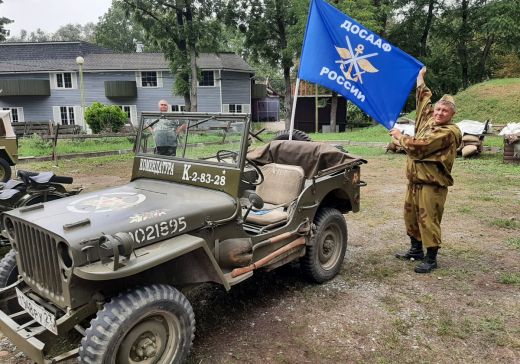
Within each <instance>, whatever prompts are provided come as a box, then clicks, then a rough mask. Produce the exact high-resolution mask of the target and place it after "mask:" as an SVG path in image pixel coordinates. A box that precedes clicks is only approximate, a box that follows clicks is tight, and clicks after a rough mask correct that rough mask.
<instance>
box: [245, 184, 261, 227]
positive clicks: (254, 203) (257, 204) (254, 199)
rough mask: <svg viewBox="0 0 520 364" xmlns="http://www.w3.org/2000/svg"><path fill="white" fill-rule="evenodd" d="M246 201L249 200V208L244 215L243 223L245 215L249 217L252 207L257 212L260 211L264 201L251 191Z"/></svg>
mask: <svg viewBox="0 0 520 364" xmlns="http://www.w3.org/2000/svg"><path fill="white" fill-rule="evenodd" d="M247 199H248V200H249V207H248V208H247V211H246V213H245V214H244V221H245V220H246V219H247V215H249V213H250V212H251V209H252V208H253V207H254V208H255V209H257V210H260V209H261V208H262V207H264V200H262V197H260V196H258V194H256V193H255V192H253V191H250V192H249V195H248V196H247Z"/></svg>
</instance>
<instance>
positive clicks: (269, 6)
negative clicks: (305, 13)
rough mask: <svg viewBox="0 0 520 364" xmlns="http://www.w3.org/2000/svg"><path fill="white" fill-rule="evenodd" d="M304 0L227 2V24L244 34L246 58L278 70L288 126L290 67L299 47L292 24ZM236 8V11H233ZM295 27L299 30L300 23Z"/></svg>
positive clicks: (296, 19) (287, 124) (294, 23)
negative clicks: (279, 71) (247, 50)
mask: <svg viewBox="0 0 520 364" xmlns="http://www.w3.org/2000/svg"><path fill="white" fill-rule="evenodd" d="M303 3H307V4H306V5H307V7H308V1H305V2H302V1H296V0H238V1H236V2H229V3H228V9H227V14H228V23H229V24H231V25H234V26H236V27H238V29H240V30H241V31H242V32H243V33H244V35H245V42H244V45H245V47H246V48H247V49H249V51H250V59H257V60H260V59H261V60H263V61H265V62H266V63H268V64H269V65H270V66H271V67H274V68H278V69H281V71H282V74H283V79H284V84H285V91H284V109H285V111H286V118H285V124H286V127H289V122H290V115H291V110H292V102H291V101H292V93H291V90H292V87H291V68H292V67H293V66H294V59H295V57H296V54H297V52H298V51H299V50H297V49H296V47H295V45H296V44H298V43H299V44H300V46H301V40H302V39H303V33H300V34H298V33H297V32H296V31H295V29H292V28H293V27H296V24H297V23H298V21H299V19H300V17H298V12H299V11H302V9H304V8H305V6H304V4H303ZM237 9H238V10H237ZM298 29H303V27H302V26H300V27H299V28H298Z"/></svg>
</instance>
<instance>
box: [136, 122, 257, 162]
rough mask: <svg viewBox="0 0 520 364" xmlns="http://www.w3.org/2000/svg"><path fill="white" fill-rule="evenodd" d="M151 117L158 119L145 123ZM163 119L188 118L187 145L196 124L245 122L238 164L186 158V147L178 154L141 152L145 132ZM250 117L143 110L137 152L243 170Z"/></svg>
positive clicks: (183, 137)
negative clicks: (212, 121) (211, 121)
mask: <svg viewBox="0 0 520 364" xmlns="http://www.w3.org/2000/svg"><path fill="white" fill-rule="evenodd" d="M150 119H156V120H154V121H153V122H152V124H150V125H145V121H146V120H150ZM161 119H175V120H188V130H187V131H186V132H185V133H184V135H183V136H182V139H183V143H184V145H185V146H186V143H187V141H188V136H189V134H190V129H191V128H193V127H194V126H198V125H201V124H204V123H205V122H208V121H210V120H215V121H226V122H241V121H242V122H244V128H243V131H242V136H241V141H240V151H239V152H237V153H238V160H237V163H236V164H232V163H221V162H217V161H210V160H205V159H192V158H186V157H185V153H186V149H187V148H186V147H185V148H184V149H183V150H182V153H180V154H179V155H176V156H166V155H156V154H154V155H153V156H152V155H151V154H149V153H143V152H141V150H142V149H141V143H142V142H143V133H144V132H145V131H146V130H148V129H149V127H150V126H151V125H153V124H155V123H157V122H158V121H160V120H161ZM194 119H198V120H197V121H194ZM250 121H251V120H250V117H249V114H244V113H206V112H165V113H161V112H142V113H141V120H140V123H139V128H138V131H137V136H136V141H135V145H134V150H135V154H136V156H137V155H141V156H146V157H153V158H160V159H163V158H165V159H168V160H169V159H178V160H182V161H190V162H191V163H202V164H213V165H219V166H223V167H235V168H239V169H240V170H242V168H243V166H244V165H245V156H246V154H247V148H248V135H249V129H250V127H251V126H250ZM222 149H226V147H225V144H223V147H222Z"/></svg>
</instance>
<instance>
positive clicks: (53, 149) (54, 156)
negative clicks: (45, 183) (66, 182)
mask: <svg viewBox="0 0 520 364" xmlns="http://www.w3.org/2000/svg"><path fill="white" fill-rule="evenodd" d="M59 130H60V124H57V125H56V131H55V133H54V138H53V139H52V160H53V161H54V162H55V163H56V167H57V166H58V153H57V152H56V145H57V144H58V133H59Z"/></svg>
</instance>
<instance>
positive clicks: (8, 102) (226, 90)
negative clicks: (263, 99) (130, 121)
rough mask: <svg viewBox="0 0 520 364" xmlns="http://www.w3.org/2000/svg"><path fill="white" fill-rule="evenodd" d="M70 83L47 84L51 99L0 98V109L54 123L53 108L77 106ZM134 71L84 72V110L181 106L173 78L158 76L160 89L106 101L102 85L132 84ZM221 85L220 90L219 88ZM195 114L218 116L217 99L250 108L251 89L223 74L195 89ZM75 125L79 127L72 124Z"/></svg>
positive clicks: (240, 77) (243, 78) (244, 80)
mask: <svg viewBox="0 0 520 364" xmlns="http://www.w3.org/2000/svg"><path fill="white" fill-rule="evenodd" d="M73 75H74V76H73V77H77V80H76V82H73V85H74V86H75V88H73V89H65V90H64V89H54V88H53V85H52V83H51V96H12V97H0V109H1V108H4V107H22V108H23V114H24V120H25V121H48V120H53V119H54V114H53V107H55V106H76V107H80V106H81V96H80V80H79V75H78V74H77V73H75V74H73ZM21 78H23V79H40V80H41V79H51V78H50V75H49V73H32V74H2V75H0V79H21ZM135 80H136V75H135V72H134V71H128V72H124V71H121V72H84V74H83V84H84V99H85V106H89V105H91V104H92V103H93V102H95V101H98V102H101V103H104V104H114V105H128V106H135V111H136V115H135V117H138V116H139V114H140V113H141V112H143V111H157V103H158V101H159V100H161V99H166V100H167V101H168V102H169V103H170V104H172V105H184V97H183V96H173V95H172V92H173V91H172V90H173V80H174V78H173V76H172V75H171V74H170V73H169V72H162V87H157V88H151V87H138V88H137V97H135V98H110V99H109V98H107V97H106V96H105V84H104V82H105V81H135ZM221 85H222V87H221ZM197 92H198V97H197V101H198V111H200V112H221V111H222V105H221V99H222V100H225V101H224V102H227V103H241V104H250V97H251V96H250V93H251V86H250V81H249V76H248V75H247V74H245V73H236V72H223V79H222V81H221V82H216V86H214V87H198V90H197ZM76 124H81V123H78V122H76Z"/></svg>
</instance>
